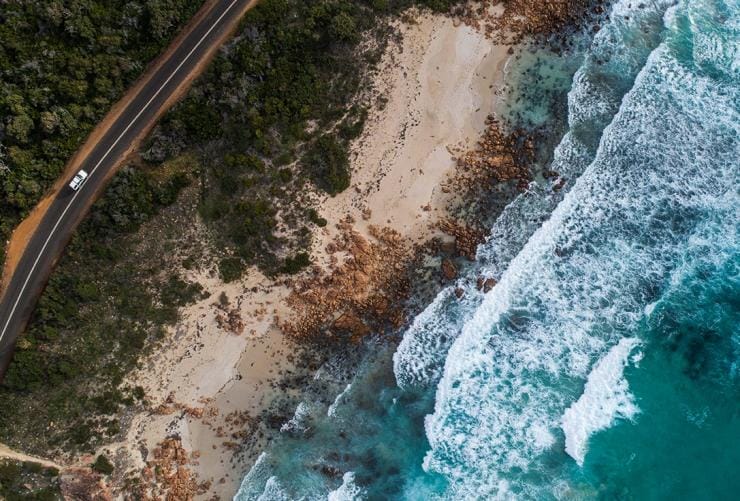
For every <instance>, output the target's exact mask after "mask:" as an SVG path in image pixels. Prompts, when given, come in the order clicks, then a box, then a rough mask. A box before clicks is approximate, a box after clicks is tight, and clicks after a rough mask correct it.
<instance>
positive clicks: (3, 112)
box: [0, 0, 453, 451]
mask: <svg viewBox="0 0 740 501" xmlns="http://www.w3.org/2000/svg"><path fill="white" fill-rule="evenodd" d="M452 2H453V0H400V1H394V2H389V1H386V0H263V1H262V2H261V3H260V4H259V6H258V7H256V8H255V9H254V10H253V11H251V12H250V13H249V14H248V16H247V18H246V19H245V21H244V22H243V23H242V27H241V32H240V35H239V36H238V37H237V39H236V41H234V42H232V43H231V46H230V47H229V50H227V51H223V52H221V53H220V55H219V56H218V57H217V58H216V59H215V61H214V63H213V64H212V65H211V68H210V69H209V70H208V71H207V73H206V74H205V75H203V76H202V78H201V79H200V80H199V81H198V82H196V85H195V86H194V88H193V89H192V91H191V92H190V93H189V94H188V97H187V98H186V99H185V100H184V101H183V102H181V103H180V104H179V105H177V106H176V107H175V108H173V109H172V110H171V111H170V113H168V114H167V116H166V117H165V118H164V120H163V121H162V123H161V124H160V125H159V126H158V127H157V128H156V129H155V131H154V132H153V133H152V135H151V137H150V138H149V139H148V140H147V142H146V144H145V145H144V147H143V148H142V151H141V158H142V159H143V160H142V164H141V165H138V166H137V167H136V168H126V169H124V170H123V171H122V172H121V173H120V174H118V175H117V176H116V177H115V178H114V180H113V182H112V183H111V185H110V186H109V187H108V188H107V190H106V193H105V195H104V197H103V198H102V199H101V200H100V201H98V203H97V204H96V205H95V206H94V207H93V209H92V212H91V214H90V216H89V217H88V218H87V219H86V221H85V222H84V223H83V225H82V226H81V228H80V230H79V231H78V233H77V235H76V236H75V237H74V238H73V240H72V242H71V243H70V245H69V246H68V248H67V251H66V255H65V256H64V257H63V259H62V260H61V263H60V265H59V267H58V269H57V271H56V272H55V273H54V274H53V275H52V277H51V279H50V281H49V284H48V286H47V288H46V291H45V292H44V294H43V296H42V298H41V300H40V302H39V306H38V308H37V309H36V312H35V314H34V316H33V318H32V320H31V323H30V325H29V328H28V331H27V333H26V334H25V336H24V337H23V338H22V339H21V341H20V343H19V344H18V348H17V351H16V355H15V358H14V361H13V363H12V365H11V366H10V369H9V371H8V374H7V376H6V379H5V381H4V383H3V385H2V386H0V402H2V405H0V441H2V442H6V443H8V444H11V445H22V446H23V448H24V449H26V450H29V451H48V450H49V449H51V448H61V449H64V450H86V451H91V450H93V449H94V448H95V447H96V446H97V445H99V444H101V443H104V442H105V441H107V440H110V439H111V438H112V437H113V436H115V435H116V434H117V433H119V431H120V423H119V416H120V414H121V412H122V411H123V410H124V409H126V408H130V407H132V406H136V405H139V404H140V403H141V402H142V400H143V399H144V398H145V395H144V391H143V389H142V388H140V387H129V386H127V385H125V384H123V381H124V377H125V375H126V374H128V373H129V372H130V371H131V369H132V368H133V367H135V365H136V363H137V361H138V360H139V358H140V356H141V354H142V353H144V352H145V350H146V348H147V347H149V346H151V345H152V344H153V343H154V342H156V341H157V340H158V339H160V338H161V336H162V334H163V333H164V327H165V326H166V325H168V324H171V323H172V322H174V321H175V320H176V319H177V309H178V308H179V307H181V306H182V305H184V304H187V303H188V302H190V301H193V300H196V299H198V298H200V297H203V296H202V291H201V289H200V287H199V286H198V285H197V284H189V283H187V282H185V281H184V280H183V279H182V277H181V276H179V274H177V273H175V272H173V270H172V268H171V267H168V266H169V264H168V262H167V261H166V258H167V257H168V254H169V253H168V252H167V251H166V250H165V249H164V247H162V248H160V249H159V252H142V251H141V250H140V249H139V247H138V246H137V244H138V243H140V242H137V238H136V236H137V232H138V231H139V230H140V228H141V226H142V224H143V223H146V222H152V220H153V218H154V216H155V215H157V214H158V213H160V212H161V211H162V209H163V208H165V207H168V206H170V205H172V204H175V206H177V205H178V203H179V199H178V197H179V195H180V193H181V192H182V191H183V190H185V189H186V187H187V186H190V187H191V188H190V191H189V193H191V194H194V195H197V196H198V212H199V213H200V215H201V216H202V218H203V220H204V221H205V222H206V224H207V225H208V228H209V231H210V234H211V235H212V242H211V244H212V249H213V250H214V251H215V253H216V264H217V265H218V269H219V273H220V275H221V277H222V278H223V280H225V281H232V280H236V279H238V278H239V277H240V276H242V274H243V273H244V270H245V268H246V266H247V265H251V264H256V265H259V266H260V267H261V268H262V269H263V270H264V271H265V272H267V273H268V274H278V273H296V272H298V271H300V270H301V269H303V268H305V267H306V266H309V265H310V259H309V254H308V250H309V248H310V244H311V241H310V239H311V235H310V231H309V229H308V227H309V226H310V225H318V226H325V225H326V224H327V222H326V220H324V219H323V218H321V217H320V216H319V214H318V212H317V211H316V209H315V207H313V204H314V203H315V201H312V198H311V197H310V196H309V192H310V191H311V190H308V189H307V188H309V187H311V186H317V187H319V188H320V189H322V190H324V191H326V192H327V193H329V194H332V195H333V194H336V193H338V192H339V191H341V190H343V189H345V188H346V187H347V186H348V185H349V182H350V172H349V162H348V159H347V151H348V144H349V141H350V140H351V139H352V138H355V137H357V136H358V135H359V134H360V133H361V131H362V127H363V124H364V120H365V115H366V111H365V110H364V108H362V107H359V106H356V105H355V103H353V101H354V100H355V99H356V96H357V95H358V94H359V91H360V90H361V89H362V86H363V78H364V77H363V75H365V74H366V72H364V71H363V68H365V67H367V66H368V65H370V64H372V62H373V61H376V60H377V57H378V54H379V53H380V51H381V50H382V48H383V44H382V42H383V40H385V39H386V38H387V35H388V27H387V23H384V22H381V16H382V17H383V18H385V17H386V16H389V15H393V14H395V13H397V12H399V11H400V9H402V8H404V7H406V6H408V5H411V4H420V5H426V6H430V7H433V8H437V9H444V8H447V7H448V5H449V4H450V3H452ZM199 5H200V2H192V1H185V0H158V1H152V2H138V1H127V2H118V1H112V2H102V1H97V2H96V1H93V0H82V1H80V2H74V6H73V7H68V6H67V3H63V2H60V1H58V0H42V1H38V2H17V1H11V2H9V3H6V4H4V5H3V8H2V10H1V11H0V82H2V83H1V84H0V85H1V86H0V117H7V118H4V119H2V123H1V124H0V141H1V142H2V144H3V145H4V146H3V147H1V148H0V162H2V163H1V164H0V171H2V172H0V180H1V181H2V183H0V190H2V192H1V193H0V236H3V237H7V235H8V234H9V232H10V231H11V230H12V228H13V227H14V226H15V225H16V224H17V222H18V221H19V220H20V218H21V217H22V216H23V215H24V214H25V213H26V212H27V211H28V210H29V209H30V207H31V206H32V205H33V204H34V203H35V202H36V201H37V200H38V199H39V197H40V196H41V195H42V194H43V192H44V191H45V190H46V188H47V187H48V186H49V185H50V184H51V183H52V182H53V181H54V179H55V178H56V176H57V175H58V173H59V172H60V171H61V169H62V167H63V165H64V163H65V162H66V160H67V159H68V158H69V157H70V156H71V154H72V153H73V152H74V151H75V150H76V149H77V147H78V146H79V144H80V143H81V141H82V140H83V139H84V136H85V134H87V133H88V132H89V130H90V129H91V127H92V126H93V125H94V124H95V122H96V121H97V120H98V119H99V118H100V117H101V116H102V114H103V113H104V112H105V111H106V110H107V109H108V108H109V107H110V105H111V104H112V103H113V102H114V101H115V99H116V98H117V97H118V96H120V95H121V93H122V92H123V90H124V89H125V88H126V87H127V86H128V85H129V84H130V83H131V82H132V80H133V79H134V78H135V77H136V76H137V75H138V74H139V73H140V72H141V70H142V68H143V67H144V65H145V63H146V62H148V61H150V60H151V59H153V58H154V57H155V55H156V54H157V53H158V52H159V51H160V50H161V48H162V47H163V46H164V44H165V42H166V40H167V39H169V38H171V36H172V34H173V33H174V31H175V30H176V28H177V27H178V26H179V25H181V24H182V23H183V22H184V20H185V19H187V18H188V17H189V16H190V15H191V14H192V13H193V12H194V11H195V10H196V9H197V7H198V6H199ZM367 34H374V35H375V36H376V37H377V39H378V41H379V42H381V43H379V44H377V47H375V48H374V49H372V50H368V51H366V52H364V53H359V52H358V41H359V40H360V39H361V37H362V36H364V35H367ZM167 221H170V224H173V225H174V223H171V221H172V220H167V219H165V220H164V222H163V223H162V224H163V225H166V224H167ZM177 224H179V222H178V223H177ZM153 238H155V239H161V238H163V237H161V236H160V235H156V236H155V237H153ZM0 257H1V256H0ZM179 262H181V263H182V265H183V266H184V267H186V268H188V269H193V268H194V267H196V266H198V263H197V260H196V259H194V258H191V257H183V256H179V257H178V263H179Z"/></svg>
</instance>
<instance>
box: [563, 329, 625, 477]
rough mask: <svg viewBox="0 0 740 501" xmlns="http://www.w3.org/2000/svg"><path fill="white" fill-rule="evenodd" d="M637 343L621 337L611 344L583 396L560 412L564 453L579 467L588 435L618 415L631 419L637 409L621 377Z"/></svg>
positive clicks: (596, 367)
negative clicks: (563, 436)
mask: <svg viewBox="0 0 740 501" xmlns="http://www.w3.org/2000/svg"><path fill="white" fill-rule="evenodd" d="M638 344H639V341H638V340H637V339H635V338H624V339H622V340H620V341H619V343H617V344H616V345H614V346H613V347H612V349H611V350H609V352H608V353H607V354H606V355H605V356H604V358H602V359H601V360H599V361H598V362H597V363H596V365H594V368H593V369H592V370H591V373H590V374H589V375H588V379H587V381H586V386H585V388H584V390H583V395H581V397H580V398H579V399H578V400H577V401H576V402H575V403H574V404H573V405H571V406H570V407H568V409H566V411H565V413H564V414H563V418H562V428H563V432H564V433H565V452H567V453H568V454H569V455H570V456H571V457H572V458H573V459H575V460H576V462H577V463H578V465H579V466H583V460H584V458H585V457H586V446H587V442H588V439H589V437H590V436H591V435H593V434H594V433H596V432H597V431H599V430H603V429H605V428H608V427H609V426H611V424H612V423H613V422H614V420H616V419H618V418H626V419H631V418H632V417H633V416H634V415H635V414H637V412H638V411H639V409H638V408H637V406H636V405H635V404H634V402H633V399H632V395H631V394H630V393H629V389H628V385H627V380H626V379H624V377H623V373H624V368H625V366H626V365H627V364H628V362H629V359H630V353H631V352H632V350H633V349H634V348H635V347H636V346H637V345H638Z"/></svg>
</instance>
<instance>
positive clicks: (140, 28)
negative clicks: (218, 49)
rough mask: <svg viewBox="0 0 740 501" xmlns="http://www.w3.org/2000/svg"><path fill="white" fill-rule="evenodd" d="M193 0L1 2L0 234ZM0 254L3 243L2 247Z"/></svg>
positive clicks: (44, 187) (7, 229) (25, 209)
mask: <svg viewBox="0 0 740 501" xmlns="http://www.w3.org/2000/svg"><path fill="white" fill-rule="evenodd" d="M201 4H202V2H200V1H195V0H156V1H148V2H144V1H128V0H125V1H124V0H106V1H103V0H80V1H76V2H73V3H69V2H61V1H59V0H35V1H33V2H21V1H17V0H11V1H9V2H3V6H2V9H0V239H2V241H3V242H5V240H7V237H8V236H9V235H10V232H11V231H12V230H13V228H14V227H15V226H16V225H17V224H18V223H19V222H20V220H21V219H22V218H23V217H24V216H25V215H26V214H27V212H28V211H29V210H30V209H31V208H32V207H33V206H34V205H35V204H36V202H38V200H39V199H40V198H41V196H42V195H43V194H44V193H45V192H46V190H47V189H48V188H49V187H50V186H51V185H52V184H53V182H54V181H55V180H56V178H57V177H58V175H59V173H60V172H61V171H62V169H63V167H64V165H65V164H66V162H67V161H68V160H69V158H70V157H71V156H72V154H73V153H74V152H75V151H76V150H77V148H78V147H79V146H80V144H81V143H82V141H83V140H84V139H85V137H86V135H87V134H88V133H89V131H90V130H91V129H92V128H93V127H94V126H95V124H96V123H97V122H98V121H99V120H100V119H101V118H102V116H103V115H104V114H105V113H106V112H107V111H108V109H110V107H111V105H112V104H113V103H115V102H116V101H117V100H118V98H119V97H120V96H121V95H123V93H124V91H125V89H126V88H127V87H129V86H130V84H131V83H132V82H133V81H134V80H135V79H136V78H137V77H138V76H139V75H140V74H141V72H142V71H143V69H144V67H145V66H146V64H147V63H148V62H149V61H151V60H153V59H154V58H155V57H156V56H157V54H158V53H159V52H160V51H161V50H162V49H163V48H164V47H165V46H166V44H167V42H168V41H169V40H170V39H171V38H172V37H173V36H174V35H175V33H176V32H177V30H178V29H179V28H180V27H181V26H182V25H183V24H184V23H185V22H186V21H187V20H188V19H189V18H190V17H191V16H192V15H193V14H194V13H195V11H196V10H197V9H198V8H199V7H200V5H201ZM0 258H2V259H4V252H3V253H0Z"/></svg>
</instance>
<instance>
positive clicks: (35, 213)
mask: <svg viewBox="0 0 740 501" xmlns="http://www.w3.org/2000/svg"><path fill="white" fill-rule="evenodd" d="M216 2H217V0H206V2H205V4H204V5H203V7H201V9H200V10H199V11H198V12H197V13H196V14H195V16H193V18H192V19H191V20H190V21H189V22H188V24H187V25H186V26H185V28H183V30H182V31H181V32H180V34H179V35H177V37H176V38H175V39H174V40H173V41H172V43H171V44H170V45H169V47H168V48H167V49H166V50H165V51H164V52H163V53H162V54H160V56H159V57H158V58H157V59H155V60H154V61H152V62H151V63H150V64H149V66H148V68H147V69H146V70H145V71H144V73H143V74H142V75H141V76H140V77H139V78H138V79H137V80H136V82H135V83H134V84H133V86H132V87H131V88H130V89H129V91H128V92H127V93H126V94H125V95H124V96H123V97H122V98H121V99H120V100H119V101H118V102H117V103H116V104H115V105H113V107H112V108H111V110H110V111H109V112H108V114H107V115H106V116H105V117H104V118H103V120H102V121H101V122H100V123H99V124H98V125H97V126H96V127H95V128H94V129H93V131H92V132H91V133H90V135H89V136H88V138H87V140H86V141H85V142H84V143H83V144H82V146H81V147H80V149H79V150H77V152H76V153H75V154H74V156H73V157H72V158H71V159H70V161H69V162H68V163H67V166H66V167H65V168H64V171H63V172H62V173H61V174H60V175H59V178H58V179H57V181H56V182H55V183H54V185H53V186H52V187H51V189H50V190H49V192H48V193H47V194H46V195H45V196H44V198H42V199H41V201H40V202H39V203H38V204H37V205H36V206H35V207H34V208H33V210H32V211H31V212H30V214H29V215H28V216H27V217H26V219H24V220H23V221H22V222H21V223H20V224H19V225H18V226H17V227H16V229H15V230H13V233H12V235H11V237H10V240H9V242H8V244H7V246H6V257H5V263H4V265H3V270H2V277H1V278H0V298H1V297H2V294H3V293H4V292H5V289H6V288H7V286H8V283H9V282H10V277H12V276H13V273H14V272H15V268H16V266H17V265H18V262H19V261H20V258H21V256H22V255H23V252H25V249H26V245H27V244H28V242H29V241H30V240H31V237H32V236H33V234H34V231H35V230H36V227H37V225H38V223H39V222H40V221H41V220H42V219H43V218H44V216H45V215H46V211H47V210H48V208H49V205H50V204H51V201H52V200H53V199H54V197H55V196H56V195H57V193H58V192H59V191H60V190H61V189H62V188H64V186H65V184H66V183H67V181H68V180H69V179H70V178H71V177H72V176H73V175H74V173H75V172H77V171H78V170H79V168H80V165H81V163H82V161H83V160H84V159H85V158H87V156H88V155H90V153H91V152H92V149H93V148H94V147H95V145H96V144H97V143H98V142H99V141H100V140H101V139H102V137H103V134H104V133H105V132H106V131H107V130H108V128H109V127H110V126H111V124H113V123H114V122H115V121H116V120H117V119H118V117H119V116H120V115H121V113H123V111H124V110H125V109H126V106H127V105H128V103H129V102H130V101H131V100H132V99H133V98H134V97H135V96H136V95H137V94H138V93H139V92H141V90H142V89H143V88H144V86H145V85H147V84H148V83H149V81H150V79H151V77H152V75H154V73H155V72H156V71H157V70H158V69H159V68H160V67H161V66H162V64H164V62H165V61H166V60H167V58H168V57H169V56H170V55H171V54H172V52H173V51H174V50H175V48H176V47H177V46H178V45H180V44H181V43H182V41H183V39H184V38H185V37H186V36H187V34H188V33H189V32H190V31H191V30H192V29H193V27H194V26H195V25H196V24H197V23H198V22H199V21H200V20H201V19H202V18H203V16H205V15H206V14H207V13H208V12H209V11H210V10H211V8H212V7H213V6H214V5H215V4H216ZM257 2H258V0H253V1H252V2H250V3H249V4H247V5H246V6H245V8H244V11H243V12H242V16H243V15H244V14H245V13H246V12H247V11H248V10H250V9H251V8H252V7H254V6H255V5H256V4H257ZM240 18H241V16H240V17H237V18H236V19H237V21H236V22H234V23H232V26H230V27H229V29H227V30H226V31H224V33H223V35H222V36H221V38H220V39H219V40H218V42H217V43H215V44H213V45H212V46H211V48H210V49H209V51H208V53H207V54H206V56H205V57H204V58H203V59H202V60H201V62H200V63H199V64H198V65H197V66H196V67H195V68H193V70H192V71H191V72H190V74H189V75H188V76H187V77H186V78H185V79H184V80H183V82H182V83H181V84H180V86H179V87H178V88H177V89H176V90H175V92H173V93H172V96H171V97H170V98H169V99H168V100H167V101H166V102H165V104H164V105H163V106H162V107H161V108H160V109H159V110H158V112H157V114H156V115H155V116H154V117H153V118H152V120H151V122H150V123H149V124H148V125H147V127H145V128H144V130H143V131H142V133H141V134H140V135H139V136H138V137H137V138H136V139H135V140H134V141H133V142H132V143H131V147H130V148H129V149H128V150H127V151H126V152H125V153H124V154H123V155H121V156H120V157H119V158H118V159H117V161H116V164H115V166H114V168H113V169H111V170H110V171H109V175H108V179H110V178H111V177H113V175H114V174H115V173H116V172H118V169H120V167H121V166H122V165H123V163H124V161H125V160H126V159H127V158H128V157H129V156H130V155H131V154H132V153H133V152H134V151H135V150H136V149H137V148H138V146H139V144H140V142H141V140H142V139H143V138H144V137H146V135H147V134H148V133H149V131H150V130H151V128H152V127H153V126H154V124H155V123H156V122H157V120H159V118H160V117H161V116H162V115H163V114H164V112H165V111H167V109H169V108H170V107H171V106H172V105H173V104H175V102H177V101H178V100H179V99H180V98H181V97H182V96H183V94H184V93H185V91H187V90H188V88H189V87H190V85H191V84H192V83H193V81H194V80H195V78H196V77H197V76H198V75H200V74H201V73H202V72H203V70H204V69H205V68H206V66H207V65H208V63H209V62H210V61H211V59H213V56H214V55H215V54H216V51H217V50H218V49H219V48H220V47H221V45H222V44H223V43H224V42H225V41H226V40H227V39H228V38H229V37H230V36H231V34H232V33H233V32H234V30H235V29H236V28H237V26H238V25H239V22H238V20H239V19H240ZM101 194H102V192H99V193H96V194H94V195H93V196H92V197H90V198H89V200H88V204H87V205H88V209H89V208H90V207H91V206H92V204H93V203H95V201H96V200H97V198H98V197H99V196H100V195H101Z"/></svg>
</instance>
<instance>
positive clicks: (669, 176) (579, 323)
mask: <svg viewBox="0 0 740 501" xmlns="http://www.w3.org/2000/svg"><path fill="white" fill-rule="evenodd" d="M739 40H740V4H739V3H738V2H737V1H733V2H721V1H717V0H699V1H692V2H673V1H659V0H655V1H650V2H642V3H640V2H635V3H634V4H633V2H632V1H628V0H625V1H620V2H617V3H616V4H615V5H614V6H613V7H612V11H611V13H610V20H609V21H608V22H606V23H604V25H603V26H602V29H601V30H600V31H599V32H598V34H597V35H596V36H595V37H594V39H593V40H591V41H590V42H589V44H588V45H587V46H586V47H584V49H583V51H582V52H580V53H579V54H571V55H570V56H569V59H568V60H567V61H562V60H560V61H558V60H548V57H552V56H547V55H545V54H534V55H531V57H529V58H525V59H523V60H522V62H521V63H520V64H521V65H522V66H520V67H519V69H518V70H517V68H513V69H512V71H511V74H510V78H523V77H524V76H526V75H527V68H539V69H542V68H545V69H547V70H548V71H554V72H560V76H559V77H558V78H551V79H542V80H541V82H542V83H541V84H540V85H543V86H547V85H558V86H562V82H563V77H564V76H566V77H568V79H569V81H570V82H571V85H570V89H569V90H568V94H567V99H564V100H567V111H563V113H567V116H568V120H567V122H568V130H567V132H566V133H565V135H564V136H563V138H562V140H561V141H560V144H559V145H558V146H557V147H556V148H555V150H554V153H553V159H552V166H553V169H554V170H556V171H557V172H559V173H560V174H561V176H562V177H563V178H565V179H566V180H567V181H568V184H567V185H566V188H565V189H564V190H562V191H560V192H554V191H553V190H552V189H551V188H552V186H551V185H550V184H548V183H547V182H544V181H543V182H540V183H539V184H533V185H532V186H531V187H530V190H528V192H527V193H526V194H523V195H522V196H520V197H519V198H517V199H516V200H514V201H513V202H512V203H511V204H510V206H509V207H507V209H506V210H505V211H504V213H503V214H502V215H501V216H500V217H499V219H498V220H497V221H496V222H495V223H494V225H493V227H492V228H491V238H490V239H489V240H488V241H487V242H486V243H485V244H483V245H482V246H481V248H480V249H479V253H478V260H477V263H476V264H475V265H474V266H473V267H471V269H470V270H468V271H467V274H466V275H465V276H463V277H462V278H461V279H460V283H459V284H457V285H458V286H461V287H463V288H464V289H465V296H464V298H463V300H457V299H456V298H455V296H454V294H453V293H452V288H451V289H448V290H445V291H443V292H441V293H440V295H439V296H438V297H437V298H436V299H435V300H434V301H433V302H432V304H431V305H429V307H428V308H427V309H426V310H425V311H424V312H422V313H421V314H420V315H419V316H418V317H417V318H416V319H415V320H414V322H413V325H412V326H411V327H410V328H409V329H408V330H407V332H406V333H405V334H404V337H403V341H402V342H401V344H400V345H399V346H398V347H397V348H395V349H391V348H383V347H381V346H370V347H369V348H370V349H368V355H367V356H366V357H365V359H364V362H363V364H362V365H361V366H360V367H359V368H358V370H357V375H356V377H355V378H354V379H353V380H352V381H351V383H350V384H349V385H346V382H341V383H340V382H337V384H336V387H337V391H336V393H335V394H334V395H335V398H333V402H332V401H331V400H330V401H329V402H323V401H321V400H320V399H317V400H316V401H307V402H304V403H303V404H301V406H300V408H299V409H297V411H296V415H295V417H294V419H293V420H292V421H291V423H289V424H288V425H287V426H285V427H284V431H283V432H282V433H281V437H280V438H279V439H278V440H277V441H275V442H274V443H273V445H272V446H271V447H270V448H269V449H268V450H266V451H265V452H264V453H263V454H262V456H261V457H260V459H259V460H258V462H257V464H256V465H255V466H254V467H253V468H252V470H251V471H250V472H249V473H248V475H247V476H246V477H245V479H244V482H243V484H242V488H241V490H240V492H239V493H238V494H237V496H236V499H300V498H304V499H326V498H327V497H328V498H329V499H420V500H421V499H490V498H506V499H668V498H679V499H737V498H738V497H739V496H740V476H739V475H737V473H736V472H737V465H738V464H740V374H738V371H739V369H740V368H739V367H738V364H739V363H740V327H739V326H740V276H739V271H740V241H739V240H738V225H739V222H740V193H739V192H738V189H739V188H738V187H739V186H740V183H738V181H740V179H739V178H740V168H739V167H740V163H739V162H738V158H739V157H740V148H739V147H738V132H739V129H740V120H739V118H740V114H739V113H738V108H739V106H738V105H739V104H740V88H739V87H738V83H740V51H739V50H738V41H739ZM574 61H576V62H578V64H574ZM527 65H528V66H527ZM538 71H539V70H538ZM548 91H549V93H548ZM538 92H539V93H540V94H541V95H552V94H557V93H558V92H561V91H560V90H559V89H554V90H553V89H546V88H542V89H536V88H534V89H531V92H530V93H529V97H528V99H533V100H535V99H537V95H538ZM533 109H535V108H533ZM504 112H505V113H510V114H511V116H513V117H514V116H516V117H520V118H521V119H522V121H523V122H529V123H542V121H543V120H547V117H544V118H543V113H545V111H544V109H543V108H542V107H537V108H536V111H535V112H534V113H531V114H528V113H527V110H526V107H522V104H521V101H520V102H519V103H517V105H516V107H514V106H512V107H511V108H510V109H508V110H505V111H504ZM481 273H483V274H486V275H489V276H494V277H496V278H497V279H498V285H497V286H496V287H495V288H494V289H493V290H492V291H491V292H489V293H488V294H482V293H480V292H478V291H477V290H476V289H475V286H474V282H475V280H474V278H475V277H476V276H478V275H479V274H481ZM325 374H328V372H326V373H325ZM320 377H329V376H326V375H324V376H320ZM345 385H346V386H345Z"/></svg>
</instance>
